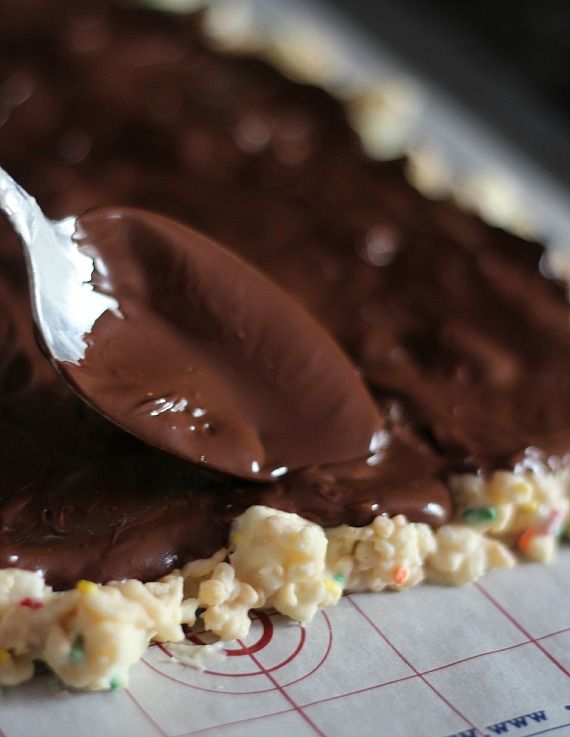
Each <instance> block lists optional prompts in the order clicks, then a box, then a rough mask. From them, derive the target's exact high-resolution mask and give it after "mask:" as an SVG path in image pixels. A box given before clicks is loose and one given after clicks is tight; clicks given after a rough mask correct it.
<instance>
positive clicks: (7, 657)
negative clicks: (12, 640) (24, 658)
mask: <svg viewBox="0 0 570 737" xmlns="http://www.w3.org/2000/svg"><path fill="white" fill-rule="evenodd" d="M11 660H12V653H10V651H9V650H0V665H3V664H4V663H9V662H10V661H11Z"/></svg>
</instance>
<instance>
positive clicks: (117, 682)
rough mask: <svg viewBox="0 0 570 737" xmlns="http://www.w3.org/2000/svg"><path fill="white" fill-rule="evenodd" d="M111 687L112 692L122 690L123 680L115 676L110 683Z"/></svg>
mask: <svg viewBox="0 0 570 737" xmlns="http://www.w3.org/2000/svg"><path fill="white" fill-rule="evenodd" d="M109 686H110V687H111V691H116V690H117V689H118V688H121V679H120V678H119V676H113V677H112V678H111V680H110V681H109Z"/></svg>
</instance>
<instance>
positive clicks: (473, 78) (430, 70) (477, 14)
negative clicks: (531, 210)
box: [328, 0, 570, 186]
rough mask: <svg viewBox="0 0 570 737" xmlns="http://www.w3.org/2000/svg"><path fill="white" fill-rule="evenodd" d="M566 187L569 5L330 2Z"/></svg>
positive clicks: (538, 0) (455, 0)
mask: <svg viewBox="0 0 570 737" xmlns="http://www.w3.org/2000/svg"><path fill="white" fill-rule="evenodd" d="M328 2H329V3H330V4H332V5H334V6H336V7H337V8H340V9H341V10H342V11H343V12H346V13H348V14H350V15H351V16H352V18H353V19H354V20H355V21H356V23H357V24H360V25H361V26H362V27H363V29H364V30H365V31H366V32H367V33H368V34H370V35H373V36H375V37H377V38H378V39H379V40H380V41H381V42H382V44H383V45H385V46H387V47H388V48H391V49H392V50H394V51H396V52H397V53H398V54H399V55H401V56H403V57H405V58H406V59H407V60H408V61H409V62H410V63H411V65H412V67H414V68H415V71H416V72H417V73H419V74H420V76H424V77H425V78H426V79H428V80H429V81H430V82H432V83H434V84H435V85H436V86H439V87H441V88H443V89H445V90H446V91H447V92H449V93H451V94H452V95H453V96H454V97H455V98H456V99H459V100H460V101H461V102H462V103H463V104H464V105H465V106H466V107H467V108H468V109H469V111H470V112H471V113H472V114H475V115H476V116H479V117H480V118H483V119H485V120H487V121H490V122H491V123H492V125H493V126H494V127H495V128H496V129H497V130H498V132H499V133H501V134H503V136H505V137H507V138H508V139H509V140H511V142H513V143H515V145H517V146H519V147H522V148H524V150H525V151H526V152H527V153H528V154H530V155H531V156H532V157H533V158H534V159H535V160H537V161H539V163H540V164H542V165H543V166H544V167H545V168H546V169H548V170H549V171H550V172H551V173H552V174H554V175H555V176H556V177H557V178H558V179H559V180H561V182H562V183H564V184H566V185H568V186H570V0H328Z"/></svg>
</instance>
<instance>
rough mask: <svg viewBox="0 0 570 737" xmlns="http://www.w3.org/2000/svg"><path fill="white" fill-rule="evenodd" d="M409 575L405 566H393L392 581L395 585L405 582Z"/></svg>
mask: <svg viewBox="0 0 570 737" xmlns="http://www.w3.org/2000/svg"><path fill="white" fill-rule="evenodd" d="M409 575H410V572H409V571H408V569H407V568H406V566H396V568H394V583H395V584H396V586H402V585H403V584H405V583H406V581H407V580H408V576H409Z"/></svg>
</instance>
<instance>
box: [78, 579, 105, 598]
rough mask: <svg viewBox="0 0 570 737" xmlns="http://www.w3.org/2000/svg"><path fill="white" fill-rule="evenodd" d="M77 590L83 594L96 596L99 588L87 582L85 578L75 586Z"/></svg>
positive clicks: (91, 582)
mask: <svg viewBox="0 0 570 737" xmlns="http://www.w3.org/2000/svg"><path fill="white" fill-rule="evenodd" d="M75 588H76V589H77V590H78V591H79V592H80V593H82V594H95V593H97V591H98V590H99V587H98V586H97V584H96V583H93V581H86V580H85V579H84V578H82V579H81V581H78V582H77V583H76V584H75Z"/></svg>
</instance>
